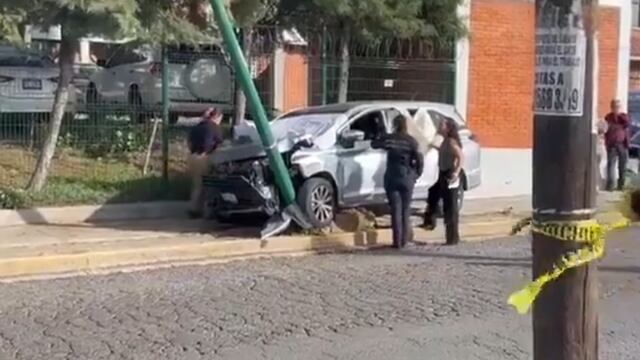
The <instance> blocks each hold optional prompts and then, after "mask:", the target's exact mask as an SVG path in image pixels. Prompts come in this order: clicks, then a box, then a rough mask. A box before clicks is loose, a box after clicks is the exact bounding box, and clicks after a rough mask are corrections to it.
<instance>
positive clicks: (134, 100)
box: [128, 84, 153, 123]
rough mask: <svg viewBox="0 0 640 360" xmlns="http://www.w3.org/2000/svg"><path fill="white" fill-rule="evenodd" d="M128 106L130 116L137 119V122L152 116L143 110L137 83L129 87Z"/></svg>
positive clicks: (145, 120)
mask: <svg viewBox="0 0 640 360" xmlns="http://www.w3.org/2000/svg"><path fill="white" fill-rule="evenodd" d="M128 98H129V106H130V107H131V111H132V114H131V117H132V119H135V120H137V121H138V122H139V123H145V122H147V121H149V120H150V119H152V118H153V114H152V113H149V112H145V111H144V110H145V109H144V106H143V103H142V95H141V94H140V89H139V88H138V85H135V84H134V85H131V87H130V88H129V95H128Z"/></svg>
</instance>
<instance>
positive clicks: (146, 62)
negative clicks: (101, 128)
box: [86, 44, 233, 123]
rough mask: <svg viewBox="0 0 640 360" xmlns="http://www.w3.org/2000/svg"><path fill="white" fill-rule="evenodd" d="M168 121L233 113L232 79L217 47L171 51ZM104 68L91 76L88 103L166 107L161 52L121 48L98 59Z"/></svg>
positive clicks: (179, 48)
mask: <svg viewBox="0 0 640 360" xmlns="http://www.w3.org/2000/svg"><path fill="white" fill-rule="evenodd" d="M168 57H169V86H170V87H169V100H170V108H169V109H170V121H172V122H173V123H175V122H177V120H178V117H179V116H196V115H200V114H201V113H202V112H203V111H204V110H206V109H207V108H208V107H211V106H216V107H218V108H221V109H222V110H223V111H226V110H230V109H231V106H232V103H233V101H232V100H233V76H232V73H231V69H230V68H229V66H228V65H227V64H226V63H225V61H224V57H223V55H222V53H221V51H220V50H219V48H213V49H207V51H199V50H198V49H195V48H193V47H186V46H180V47H173V48H170V49H169V54H168ZM98 65H100V66H101V67H102V69H100V70H98V71H97V72H96V73H95V74H93V76H91V79H90V82H89V84H88V87H87V90H86V102H87V105H89V106H91V105H95V104H104V105H107V104H111V105H120V106H123V105H126V107H127V108H133V109H138V110H139V111H141V113H144V112H146V111H157V110H158V109H160V108H161V106H162V53H161V51H160V50H159V49H155V48H151V47H147V46H142V47H134V46H131V45H127V44H125V45H120V46H117V47H116V48H114V49H113V51H111V52H110V54H107V58H106V59H103V60H99V61H98Z"/></svg>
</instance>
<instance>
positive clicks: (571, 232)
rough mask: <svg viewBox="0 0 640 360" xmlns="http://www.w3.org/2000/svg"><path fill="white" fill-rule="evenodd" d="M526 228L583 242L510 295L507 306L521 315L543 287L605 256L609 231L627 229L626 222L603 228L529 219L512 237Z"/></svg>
mask: <svg viewBox="0 0 640 360" xmlns="http://www.w3.org/2000/svg"><path fill="white" fill-rule="evenodd" d="M528 225H531V232H533V233H538V234H542V235H545V236H548V237H552V238H555V239H557V240H560V241H570V242H577V243H583V244H584V247H583V248H581V249H579V250H577V251H574V252H571V253H569V254H567V255H566V256H564V257H563V258H562V259H561V260H560V261H559V262H558V263H557V264H555V265H554V267H553V270H552V271H550V272H548V273H546V274H543V275H541V276H539V277H538V278H537V279H535V280H534V281H533V282H531V284H529V285H527V286H526V287H525V288H524V289H522V290H520V291H517V292H515V293H513V294H511V296H509V304H510V305H513V306H514V307H515V308H516V310H517V311H518V313H520V314H526V313H527V312H528V311H529V309H530V308H531V304H533V302H534V301H535V299H536V297H537V296H538V294H539V293H540V291H542V288H543V287H544V286H545V284H547V283H548V282H550V281H553V280H555V279H557V278H558V277H560V275H562V273H564V272H565V271H567V270H568V269H572V268H575V267H578V266H581V265H584V264H587V263H589V262H591V261H593V260H596V259H598V258H600V257H601V256H602V255H603V254H604V245H605V234H606V233H607V232H609V231H611V230H614V229H620V228H624V227H627V226H629V220H628V219H624V220H621V221H618V222H616V223H614V224H611V225H607V226H604V225H601V224H600V223H598V222H597V221H596V220H584V221H555V222H536V221H533V220H532V219H531V218H526V219H523V220H521V221H520V222H518V223H517V224H516V225H515V226H514V227H513V229H512V234H516V233H518V232H520V231H521V230H522V229H524V228H525V227H527V226H528Z"/></svg>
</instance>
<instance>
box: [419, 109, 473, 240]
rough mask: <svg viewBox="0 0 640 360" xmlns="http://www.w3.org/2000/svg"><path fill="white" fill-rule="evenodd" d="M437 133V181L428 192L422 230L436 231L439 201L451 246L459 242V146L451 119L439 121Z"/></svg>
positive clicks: (457, 135) (456, 132)
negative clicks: (439, 136)
mask: <svg viewBox="0 0 640 360" xmlns="http://www.w3.org/2000/svg"><path fill="white" fill-rule="evenodd" d="M438 133H439V134H440V135H441V136H442V137H443V141H442V144H441V145H440V156H439V161H438V166H439V168H440V172H439V175H438V181H437V182H436V183H435V184H434V185H433V187H432V188H431V189H430V191H429V198H428V199H427V209H426V211H425V215H424V227H425V228H427V229H429V230H433V229H435V228H436V216H437V209H438V202H439V201H440V199H442V208H443V212H444V222H445V226H446V228H445V234H446V241H447V245H455V244H457V243H459V242H460V232H459V230H458V226H459V224H458V220H459V210H460V209H458V187H459V186H462V184H461V183H460V171H461V170H462V165H463V161H464V156H463V153H462V142H461V141H460V135H459V134H458V127H457V126H456V124H455V123H454V121H453V120H451V119H447V120H443V121H442V122H441V123H440V124H439V127H438Z"/></svg>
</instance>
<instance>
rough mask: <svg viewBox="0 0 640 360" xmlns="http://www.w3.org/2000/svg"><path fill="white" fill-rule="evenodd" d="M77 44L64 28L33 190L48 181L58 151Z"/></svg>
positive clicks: (31, 185)
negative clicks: (50, 105)
mask: <svg viewBox="0 0 640 360" xmlns="http://www.w3.org/2000/svg"><path fill="white" fill-rule="evenodd" d="M76 45H77V41H76V40H75V39H68V38H66V37H65V36H64V29H63V36H62V41H61V44H60V54H59V57H58V65H59V67H60V77H59V80H58V88H57V89H56V94H55V98H54V102H53V110H52V111H51V120H50V121H49V132H48V134H47V137H46V139H45V140H44V144H43V145H42V150H41V152H40V156H39V157H38V163H37V165H36V169H35V171H34V172H33V176H32V177H31V180H30V181H29V185H28V186H27V189H28V190H31V191H40V190H42V188H43V187H44V185H45V183H46V181H47V176H48V175H49V168H50V167H51V160H52V159H53V155H54V153H55V151H56V144H57V142H58V135H59V134H60V126H61V125H62V119H63V118H64V114H65V109H66V107H67V100H68V98H69V85H70V84H71V80H72V79H73V63H74V60H75V53H76Z"/></svg>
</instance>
